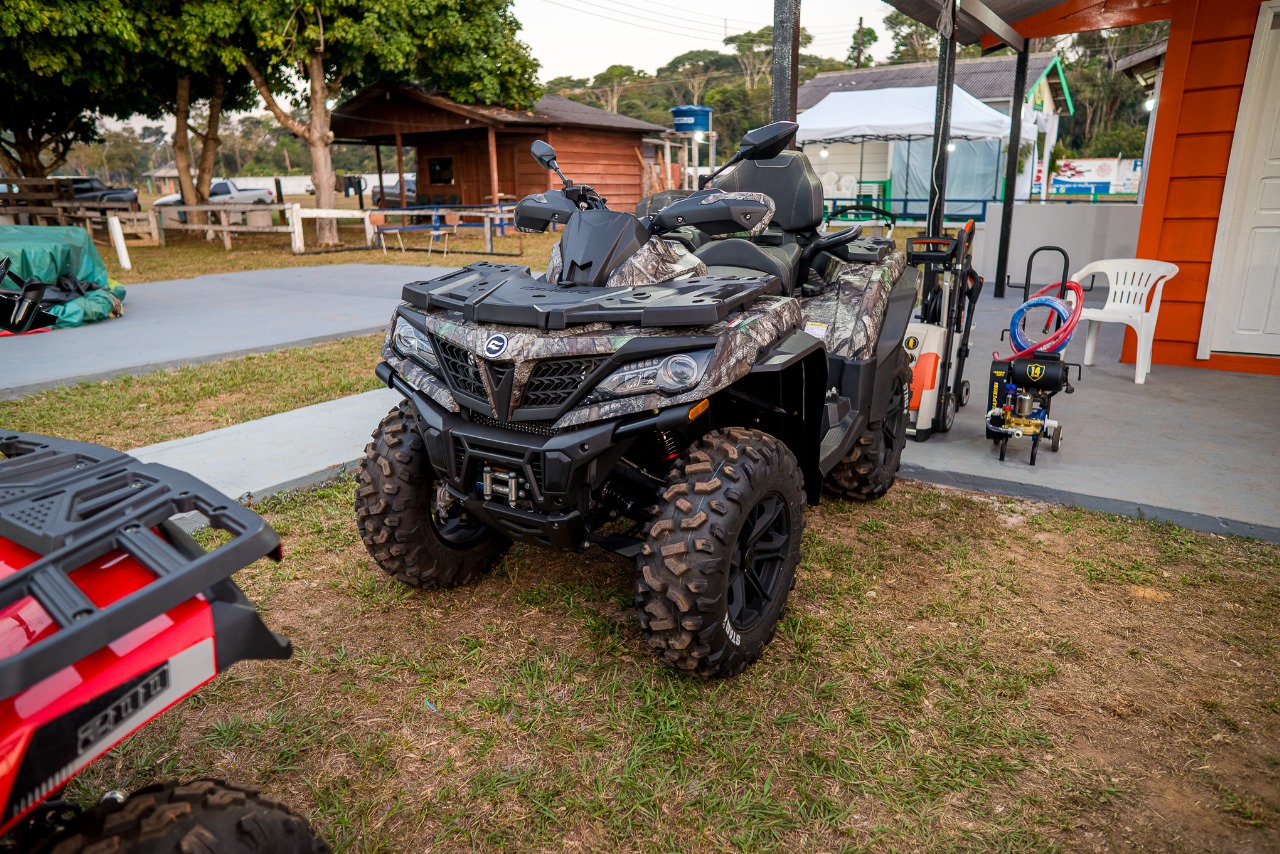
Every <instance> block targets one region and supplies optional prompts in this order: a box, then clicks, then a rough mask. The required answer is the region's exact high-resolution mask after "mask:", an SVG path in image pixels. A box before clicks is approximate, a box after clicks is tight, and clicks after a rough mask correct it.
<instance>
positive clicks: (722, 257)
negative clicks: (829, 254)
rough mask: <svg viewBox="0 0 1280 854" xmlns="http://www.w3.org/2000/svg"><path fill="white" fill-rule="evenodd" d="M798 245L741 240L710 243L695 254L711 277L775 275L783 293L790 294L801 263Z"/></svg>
mask: <svg viewBox="0 0 1280 854" xmlns="http://www.w3.org/2000/svg"><path fill="white" fill-rule="evenodd" d="M800 252H801V249H800V246H799V245H798V244H795V243H792V244H789V245H787V246H758V245H756V244H755V243H752V242H751V241H749V240H743V239H742V238H740V237H731V238H729V239H727V240H713V241H712V242H710V243H707V244H706V245H704V246H701V247H699V248H698V250H697V251H696V252H695V253H694V254H695V255H696V256H697V257H698V258H699V259H701V261H702V263H704V264H706V265H707V272H708V273H710V274H711V275H713V276H744V277H754V276H759V275H760V274H761V273H768V274H769V275H771V276H777V277H778V279H779V280H781V282H782V292H783V293H784V294H787V295H790V294H791V290H792V288H793V287H794V285H795V275H796V267H797V266H798V265H799V263H800Z"/></svg>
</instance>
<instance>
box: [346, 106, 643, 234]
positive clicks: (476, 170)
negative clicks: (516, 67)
mask: <svg viewBox="0 0 1280 854" xmlns="http://www.w3.org/2000/svg"><path fill="white" fill-rule="evenodd" d="M331 128H332V130H333V135H334V141H335V142H340V143H356V144H365V145H374V146H377V148H376V149H375V151H376V153H377V155H378V172H379V174H381V172H382V163H381V147H382V146H384V145H390V146H394V148H395V151H396V171H397V172H398V173H400V175H401V176H403V174H404V152H405V149H407V148H413V149H415V151H416V154H417V161H418V163H417V197H416V198H413V197H410V196H409V195H408V194H407V193H406V194H404V198H403V199H397V198H396V194H395V192H394V190H393V191H392V193H391V198H390V199H388V200H387V202H390V203H392V204H399V205H414V204H419V205H428V204H463V205H482V204H492V203H494V202H495V201H508V200H510V201H514V200H516V199H518V198H520V197H521V196H524V195H527V194H529V193H537V192H541V191H543V190H547V189H549V188H551V187H555V186H559V181H558V179H557V178H556V177H555V175H554V173H551V172H547V171H544V170H543V169H542V167H540V166H539V165H538V164H537V163H535V162H534V160H533V157H531V156H530V154H529V146H530V145H531V144H532V143H533V141H534V140H535V139H544V140H546V141H547V142H549V143H551V145H552V146H554V147H555V149H556V154H557V157H558V160H559V163H560V168H561V170H562V171H563V172H564V173H565V174H566V175H568V176H569V177H570V178H572V179H574V180H575V181H579V182H581V183H584V184H590V185H591V186H593V187H595V188H596V190H597V191H598V192H599V193H600V194H601V195H602V196H604V197H605V198H607V199H608V200H609V206H610V207H611V208H613V209H614V210H628V209H631V208H633V207H634V206H635V204H636V202H638V201H639V200H640V198H641V197H642V195H643V194H644V176H645V174H646V166H645V162H644V156H643V150H644V144H643V140H644V138H645V137H646V136H653V135H654V134H656V133H661V132H662V131H664V130H666V128H663V127H661V126H659V125H655V124H651V123H649V122H643V121H640V120H638V119H633V118H629V117H627V116H620V115H617V114H615V113H610V112H607V111H605V110H601V109H597V108H595V107H591V106H588V105H586V104H579V103H578V102H576V101H571V100H569V99H567V98H560V97H556V96H554V95H548V96H545V97H543V98H541V99H539V100H538V102H537V103H536V104H534V106H533V109H531V110H508V109H504V108H502V107H485V106H475V105H470V104H459V103H457V102H456V101H453V100H450V99H449V98H445V97H444V96H442V95H438V94H434V93H432V92H430V91H428V90H426V89H422V88H420V87H417V86H413V85H406V84H397V83H379V84H375V85H373V86H370V87H369V88H367V89H365V90H364V91H362V92H360V93H359V94H357V95H355V96H354V97H352V98H351V99H349V100H348V101H346V102H345V103H343V104H341V105H340V106H338V108H337V109H335V110H334V111H333V122H332V125H331ZM399 187H400V190H401V192H402V193H403V190H404V188H405V183H404V181H403V180H401V181H400V185H399Z"/></svg>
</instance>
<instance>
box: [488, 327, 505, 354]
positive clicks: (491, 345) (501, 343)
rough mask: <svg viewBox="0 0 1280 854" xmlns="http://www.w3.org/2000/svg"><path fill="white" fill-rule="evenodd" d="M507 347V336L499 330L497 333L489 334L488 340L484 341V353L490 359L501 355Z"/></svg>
mask: <svg viewBox="0 0 1280 854" xmlns="http://www.w3.org/2000/svg"><path fill="white" fill-rule="evenodd" d="M506 349H507V336H505V335H503V334H502V333H501V332H499V333H498V334H497V335H490V336H489V340H488V341H486V342H484V354H485V355H486V356H488V357H489V358H490V359H496V358H497V357H499V356H501V355H502V354H503V353H504V352H506Z"/></svg>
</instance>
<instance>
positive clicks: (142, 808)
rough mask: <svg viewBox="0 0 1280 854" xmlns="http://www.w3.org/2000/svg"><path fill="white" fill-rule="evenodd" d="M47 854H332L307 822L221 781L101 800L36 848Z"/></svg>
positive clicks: (150, 788)
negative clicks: (110, 853) (113, 800)
mask: <svg viewBox="0 0 1280 854" xmlns="http://www.w3.org/2000/svg"><path fill="white" fill-rule="evenodd" d="M36 850H37V851H38V852H42V854H73V852H83V851H113V852H119V854H166V852H174V854H177V853H178V852H217V854H328V852H329V851H330V850H331V849H330V848H329V846H328V845H327V844H325V842H324V840H322V839H320V838H319V837H318V836H316V835H315V833H314V831H312V829H311V826H310V825H309V824H307V820H306V819H305V818H303V817H302V816H300V815H298V814H297V813H294V812H292V811H291V810H289V808H288V807H286V806H284V805H283V804H280V803H277V802H275V801H272V800H269V799H267V798H264V797H262V796H261V795H259V794H258V793H257V792H256V791H254V790H253V789H241V788H238V787H236V786H228V785H227V784H225V783H223V782H222V781H220V780H196V781H194V782H191V783H177V782H169V783H157V784H155V785H153V786H147V787H146V788H145V789H139V790H138V791H136V792H134V793H133V795H131V796H130V797H129V798H127V799H125V800H124V801H123V802H121V803H111V802H108V803H103V804H99V805H98V806H96V807H94V808H93V809H91V810H89V811H88V812H86V813H85V814H84V815H83V816H81V818H80V820H79V821H78V822H77V823H76V825H75V826H74V827H72V828H71V829H69V830H67V831H64V832H63V833H61V834H59V835H58V836H56V837H54V838H53V839H50V840H48V841H47V842H46V843H44V844H43V845H41V846H39V847H38V848H37V849H36Z"/></svg>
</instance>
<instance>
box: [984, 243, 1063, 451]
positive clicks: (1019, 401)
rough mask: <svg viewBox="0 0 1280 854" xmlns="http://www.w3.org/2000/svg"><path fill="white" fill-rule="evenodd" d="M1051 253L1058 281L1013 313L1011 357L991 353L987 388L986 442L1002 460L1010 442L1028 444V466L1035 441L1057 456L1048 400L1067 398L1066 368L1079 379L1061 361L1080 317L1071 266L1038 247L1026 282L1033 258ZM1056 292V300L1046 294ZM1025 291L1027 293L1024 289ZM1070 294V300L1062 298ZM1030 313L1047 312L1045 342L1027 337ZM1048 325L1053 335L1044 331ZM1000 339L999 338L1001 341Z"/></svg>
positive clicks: (1056, 426) (1058, 429)
mask: <svg viewBox="0 0 1280 854" xmlns="http://www.w3.org/2000/svg"><path fill="white" fill-rule="evenodd" d="M1042 251H1054V252H1058V253H1059V254H1061V255H1062V278H1061V279H1060V280H1059V281H1057V282H1054V283H1053V284H1051V285H1046V286H1045V287H1043V288H1041V289H1040V290H1038V291H1036V292H1035V293H1034V294H1031V295H1030V297H1029V298H1028V299H1027V300H1026V301H1025V302H1023V304H1022V305H1020V306H1019V307H1018V308H1017V309H1015V310H1014V312H1013V317H1012V318H1011V320H1010V322H1009V342H1010V346H1011V347H1012V348H1013V355H1012V356H1010V357H1008V358H1001V357H1000V354H999V353H992V354H991V356H992V362H991V381H990V383H989V384H988V386H987V388H988V401H987V405H988V407H989V409H988V411H987V438H988V439H990V440H991V441H992V442H993V443H995V445H996V446H998V447H999V448H1000V459H1001V460H1004V457H1005V451H1006V450H1007V449H1008V447H1009V440H1010V439H1022V438H1029V439H1030V440H1031V465H1035V464H1036V453H1037V451H1038V450H1039V449H1040V440H1041V439H1042V438H1047V439H1048V440H1049V449H1050V450H1052V451H1054V452H1057V451H1058V450H1059V449H1060V448H1061V447H1062V425H1061V424H1060V423H1059V422H1058V421H1057V420H1055V419H1053V418H1050V417H1049V408H1050V406H1051V405H1052V402H1053V397H1054V395H1056V394H1057V393H1058V392H1060V391H1065V392H1066V393H1067V394H1071V393H1072V392H1074V391H1075V388H1074V387H1073V386H1072V385H1071V368H1073V367H1074V368H1075V369H1076V375H1077V378H1079V376H1080V370H1081V369H1080V366H1079V365H1078V364H1075V363H1074V362H1066V361H1063V358H1062V353H1063V351H1064V350H1066V348H1067V345H1068V344H1069V343H1071V336H1072V335H1073V334H1075V330H1076V326H1077V325H1078V324H1079V322H1080V314H1081V312H1082V311H1083V310H1084V291H1083V289H1082V288H1081V287H1080V285H1079V284H1078V283H1077V282H1073V281H1070V279H1069V277H1068V273H1067V271H1068V270H1069V269H1070V263H1069V260H1068V258H1067V253H1066V252H1065V251H1064V250H1062V249H1060V248H1058V247H1056V246H1042V247H1040V248H1039V249H1037V250H1035V251H1034V252H1032V253H1031V257H1030V258H1028V259H1027V282H1028V283H1029V282H1030V281H1031V265H1032V262H1033V261H1034V260H1035V257H1036V255H1037V254H1039V253H1040V252H1042ZM1055 289H1056V290H1057V291H1058V293H1057V295H1056V296H1050V292H1052V291H1053V290H1055ZM1027 290H1030V286H1029V285H1028V287H1027ZM1068 293H1070V294H1072V296H1073V297H1074V299H1072V300H1070V301H1068V300H1067V299H1065V297H1066V296H1067V294H1068ZM1035 308H1047V309H1049V315H1048V317H1047V318H1046V320H1045V323H1044V328H1043V330H1042V333H1043V334H1046V337H1045V338H1043V339H1042V340H1040V341H1034V342H1033V341H1031V340H1029V339H1028V338H1027V337H1026V334H1025V327H1026V316H1027V312H1029V311H1031V310H1032V309H1035ZM1050 326H1053V327H1054V329H1053V332H1052V333H1050V331H1049V328H1050ZM1000 337H1001V338H1002V339H1003V338H1004V335H1003V334H1001V336H1000Z"/></svg>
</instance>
